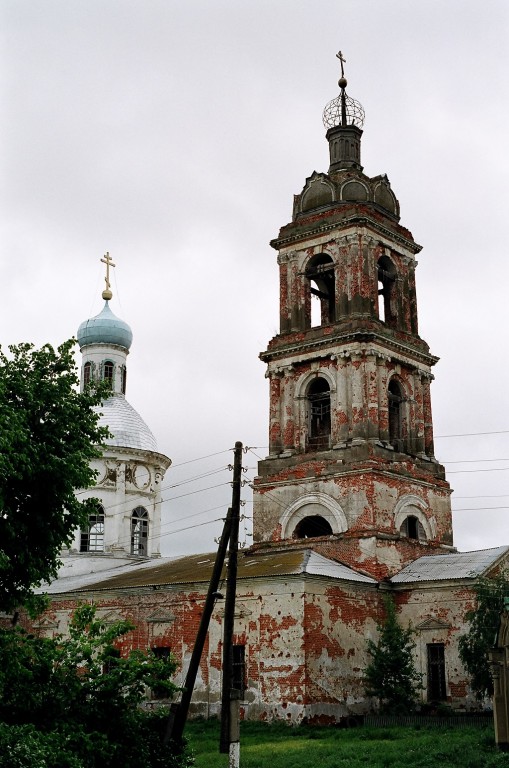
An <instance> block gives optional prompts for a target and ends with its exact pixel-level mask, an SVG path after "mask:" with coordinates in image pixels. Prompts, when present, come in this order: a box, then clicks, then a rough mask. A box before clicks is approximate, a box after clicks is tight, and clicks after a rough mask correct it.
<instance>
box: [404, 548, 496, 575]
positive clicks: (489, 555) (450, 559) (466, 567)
mask: <svg viewBox="0 0 509 768" xmlns="http://www.w3.org/2000/svg"><path fill="white" fill-rule="evenodd" d="M508 553H509V546H504V547H495V548H494V549H479V550H476V551H474V552H451V553H450V554H447V555H427V556H425V557H419V559H418V560H414V562H413V563H410V565H407V566H406V567H405V568H403V570H401V571H400V572H399V573H397V574H396V575H395V576H393V577H392V579H390V581H391V583H392V584H411V583H415V582H426V581H448V580H451V579H469V578H470V579H473V578H476V577H477V576H482V575H483V574H484V573H487V572H489V571H490V570H491V568H493V567H494V566H495V565H497V564H498V562H499V561H500V560H501V559H502V558H503V557H504V555H507V554H508Z"/></svg>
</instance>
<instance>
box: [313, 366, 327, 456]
mask: <svg viewBox="0 0 509 768" xmlns="http://www.w3.org/2000/svg"><path fill="white" fill-rule="evenodd" d="M308 401H309V439H308V444H309V448H310V449H315V450H320V449H325V448H328V447H329V442H330V439H329V438H330V433H331V402H330V387H329V384H328V382H327V381H326V380H325V379H322V378H317V379H315V380H314V381H313V382H312V384H311V386H310V387H309V390H308Z"/></svg>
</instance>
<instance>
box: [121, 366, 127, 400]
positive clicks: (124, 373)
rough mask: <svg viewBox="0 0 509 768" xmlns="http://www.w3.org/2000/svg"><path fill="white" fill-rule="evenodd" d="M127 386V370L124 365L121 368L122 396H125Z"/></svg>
mask: <svg viewBox="0 0 509 768" xmlns="http://www.w3.org/2000/svg"><path fill="white" fill-rule="evenodd" d="M126 385H127V368H126V367H125V365H123V366H122V394H123V395H125V390H126Z"/></svg>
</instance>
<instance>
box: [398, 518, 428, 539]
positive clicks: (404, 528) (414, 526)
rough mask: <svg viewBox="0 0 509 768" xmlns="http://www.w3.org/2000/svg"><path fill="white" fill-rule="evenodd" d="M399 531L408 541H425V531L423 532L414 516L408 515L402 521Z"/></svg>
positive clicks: (420, 524) (419, 522) (422, 527)
mask: <svg viewBox="0 0 509 768" xmlns="http://www.w3.org/2000/svg"><path fill="white" fill-rule="evenodd" d="M400 531H401V533H402V534H403V536H408V538H409V539H414V540H416V541H426V531H425V530H424V526H423V524H422V523H421V521H420V520H419V518H418V517H416V516H415V515H408V517H406V518H405V519H404V520H403V523H402V524H401V528H400Z"/></svg>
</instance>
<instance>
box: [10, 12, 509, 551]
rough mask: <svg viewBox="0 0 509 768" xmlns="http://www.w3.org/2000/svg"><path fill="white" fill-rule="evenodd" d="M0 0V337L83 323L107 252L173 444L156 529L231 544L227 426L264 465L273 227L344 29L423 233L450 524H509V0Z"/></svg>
mask: <svg viewBox="0 0 509 768" xmlns="http://www.w3.org/2000/svg"><path fill="white" fill-rule="evenodd" d="M0 21H1V24H0V26H1V31H0V36H1V39H0V47H1V51H2V53H1V54H0V57H1V66H0V69H1V73H0V84H1V102H2V112H3V122H2V126H1V136H0V140H1V145H0V152H1V166H2V167H1V203H0V206H1V208H0V210H1V213H2V215H1V220H0V237H1V247H2V280H1V300H0V328H1V333H0V340H1V343H2V346H4V347H6V346H7V345H8V344H11V343H17V342H20V341H33V342H34V343H35V344H36V345H40V344H43V343H45V342H50V343H53V344H58V343H60V342H61V341H63V340H64V339H65V338H68V337H69V336H72V335H73V334H75V333H76V330H77V328H78V325H79V324H80V322H81V321H82V320H84V319H86V318H87V317H90V316H91V315H93V314H96V313H97V312H98V311H100V309H101V306H102V301H101V299H100V293H101V290H102V288H103V268H102V265H101V264H100V261H99V259H100V258H101V256H102V255H103V253H104V252H105V251H106V250H108V251H109V252H110V253H111V255H112V257H113V259H114V261H115V263H116V264H117V267H116V270H115V275H114V279H113V285H112V287H113V291H114V299H113V301H112V302H111V307H112V309H113V311H114V312H115V313H116V314H118V315H119V316H120V317H122V318H123V319H125V320H127V321H128V322H129V323H130V325H131V327H132V328H133V332H134V343H133V346H132V348H131V354H130V357H129V361H128V363H129V381H128V392H127V396H128V399H129V401H130V402H131V403H132V405H133V406H134V407H135V408H136V409H137V410H138V411H139V412H140V413H141V415H142V416H143V418H144V419H145V421H146V422H147V423H148V425H149V426H150V427H151V429H152V430H153V432H154V434H155V435H156V438H157V440H158V445H159V449H160V451H161V452H163V453H166V454H167V455H169V456H170V457H171V458H172V460H173V465H174V466H173V468H172V469H170V470H169V472H168V473H167V476H166V478H165V483H164V485H165V490H164V496H165V499H166V500H167V501H166V502H165V505H164V517H163V520H164V525H163V541H162V549H163V552H164V553H165V554H180V553H183V552H187V551H197V550H198V551H199V550H207V549H210V548H212V547H213V546H214V542H213V538H214V536H217V535H218V532H219V530H220V524H219V523H214V524H211V523H210V521H212V520H214V519H217V518H220V517H221V515H222V514H224V509H225V506H227V504H228V500H229V497H230V493H231V489H230V487H229V485H228V480H229V478H230V474H229V473H228V471H227V470H226V469H225V467H226V466H227V465H228V463H229V462H231V460H232V454H231V453H229V452H228V449H231V448H232V447H233V445H234V442H235V440H242V441H243V442H244V443H245V444H246V445H248V446H252V447H253V446H254V447H256V450H255V451H254V453H253V452H248V453H247V454H246V457H245V462H244V463H245V465H246V466H247V467H248V470H247V472H246V478H252V477H253V476H254V474H255V466H256V457H255V454H258V455H259V456H263V455H265V446H266V445H267V432H268V427H267V423H268V391H267V383H266V380H265V378H264V367H263V365H262V363H261V362H260V361H259V360H258V353H259V352H260V351H261V350H262V349H264V348H265V347H266V344H267V342H268V340H269V338H271V337H272V336H273V335H274V334H275V333H276V332H277V322H278V272H277V266H276V253H275V251H273V250H272V249H271V248H270V246H269V244H268V243H269V240H270V239H271V238H273V237H275V236H276V235H277V233H278V229H279V227H280V226H282V225H283V224H286V223H287V222H288V221H289V219H290V216H291V210H292V199H293V198H292V196H293V194H294V193H297V192H300V190H301V189H302V186H303V184H304V181H305V179H306V177H307V176H309V175H310V174H311V173H312V171H313V170H317V171H324V170H327V167H328V149H327V144H326V141H325V138H324V129H323V127H322V123H321V113H322V110H323V107H324V106H325V104H326V103H327V102H328V101H329V100H330V99H331V98H333V97H335V96H336V95H337V92H338V88H337V79H338V75H339V72H338V62H337V59H336V58H335V54H336V52H337V51H338V49H340V48H341V50H342V51H343V53H344V55H345V57H346V59H347V64H346V75H347V77H348V83H349V84H348V89H347V90H348V93H349V94H350V95H351V96H352V97H354V98H355V99H357V100H359V101H360V102H361V103H362V104H363V106H364V108H365V110H366V122H365V128H364V136H363V147H362V151H363V165H364V170H365V172H366V173H367V174H368V175H371V176H374V175H376V174H378V173H387V175H388V176H389V179H390V181H391V184H392V187H393V190H394V191H395V193H396V195H397V197H398V198H399V201H400V204H401V222H402V224H403V225H404V226H406V227H408V228H409V229H410V230H411V231H412V233H413V234H414V237H415V239H416V240H417V242H418V243H420V244H421V245H422V246H423V251H422V252H421V254H420V255H419V268H418V272H417V279H418V283H417V288H418V299H419V319H420V333H421V335H422V336H423V338H424V339H426V341H428V342H429V344H430V346H431V351H432V352H433V353H434V354H436V355H439V356H440V358H441V360H440V363H439V364H438V365H437V366H436V368H435V375H436V380H435V382H434V384H433V388H432V396H433V410H434V424H435V435H436V436H437V439H436V454H437V457H438V458H439V459H440V460H442V461H443V462H445V463H446V467H447V470H448V478H449V480H450V482H451V485H452V487H453V488H454V489H455V494H454V497H453V498H454V501H453V508H454V510H455V514H454V520H455V543H456V545H457V546H458V547H459V548H460V549H463V550H464V549H479V548H482V547H487V546H498V545H500V544H502V543H509V488H508V478H509V415H508V404H509V403H508V400H509V397H508V379H509V360H508V355H507V352H506V348H507V340H506V337H507V309H508V299H507V289H508V285H509V279H508V278H509V274H508V273H509V258H508V254H507V238H506V233H505V230H506V220H507V210H508V186H509V185H508V182H509V178H508V177H509V173H508V171H509V161H508V153H507V138H506V137H507V125H508V123H509V106H508V104H509V99H508V95H507V83H508V82H509V53H508V48H509V46H508V41H509V3H507V0H487V2H484V3H480V2H479V1H478V0H477V1H476V2H472V1H470V0H424V1H423V2H419V3H417V2H408V0H341V1H340V0H336V1H335V2H331V1H330V0H314V2H309V0H305V1H304V0H251V2H239V1H238V0H214V2H207V1H206V0H179V1H177V0H44V2H39V1H37V0H1V2H0ZM449 435H461V437H447V436H449ZM211 454H217V455H213V456H210V455H211ZM205 456H210V457H209V458H207V459H202V460H200V461H194V460H195V459H201V457H205ZM216 470H217V471H216ZM208 473H210V474H208ZM205 475H206V476H205ZM192 478H196V479H195V480H192V482H184V481H187V480H191V479H192ZM172 486H173V487H172ZM212 486H218V487H214V488H212ZM201 489H209V490H201ZM243 495H244V498H245V500H246V502H247V503H246V506H245V507H244V511H245V513H246V515H247V516H249V515H250V514H251V503H250V499H251V496H250V492H249V488H248V486H246V487H245V488H244V493H243ZM247 524H248V523H247ZM191 526H196V527H191ZM182 529H183V530H182ZM247 542H248V543H249V539H248V540H247Z"/></svg>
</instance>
